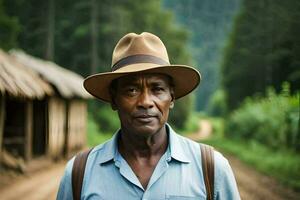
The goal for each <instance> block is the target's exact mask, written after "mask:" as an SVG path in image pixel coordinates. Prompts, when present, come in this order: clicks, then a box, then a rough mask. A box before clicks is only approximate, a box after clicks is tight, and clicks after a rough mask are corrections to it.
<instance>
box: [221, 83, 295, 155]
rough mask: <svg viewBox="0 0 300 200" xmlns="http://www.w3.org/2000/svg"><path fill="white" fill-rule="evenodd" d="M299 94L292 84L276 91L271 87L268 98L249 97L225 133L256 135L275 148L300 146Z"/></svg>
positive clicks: (230, 118) (250, 137) (259, 140)
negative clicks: (291, 93) (276, 92)
mask: <svg viewBox="0 0 300 200" xmlns="http://www.w3.org/2000/svg"><path fill="white" fill-rule="evenodd" d="M298 123H299V98H298V97H297V96H291V95H290V94H289V86H288V85H287V84H284V86H283V90H282V92H281V93H280V94H278V95H276V94H275V92H274V90H272V89H269V90H268V94H267V97H266V98H259V97H256V98H248V99H246V101H245V102H244V103H243V104H242V106H241V107H240V108H238V109H237V110H235V111H234V112H233V113H232V114H231V115H230V117H229V119H228V123H227V124H226V135H227V136H229V137H234V138H240V139H254V140H256V141H258V142H260V143H263V144H266V145H268V146H270V147H273V148H289V149H293V150H299V143H300V139H299V137H300V135H299V125H298Z"/></svg>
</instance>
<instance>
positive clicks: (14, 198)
mask: <svg viewBox="0 0 300 200" xmlns="http://www.w3.org/2000/svg"><path fill="white" fill-rule="evenodd" d="M64 167H65V163H64V162H61V163H58V164H54V165H52V166H51V167H49V168H47V169H45V170H43V171H39V172H36V173H32V174H31V175H27V176H23V177H19V178H17V179H16V180H14V181H13V182H11V183H10V184H9V185H7V186H5V187H2V188H0V199H1V200H19V199H25V200H27V199H30V200H51V199H55V198H56V193H57V189H58V185H59V181H60V178H61V176H62V174H63V171H64Z"/></svg>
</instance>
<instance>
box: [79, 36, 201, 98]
mask: <svg viewBox="0 0 300 200" xmlns="http://www.w3.org/2000/svg"><path fill="white" fill-rule="evenodd" d="M133 73H143V74H144V73H158V74H165V75H168V76H170V77H171V78H172V80H173V84H174V96H175V99H178V98H180V97H183V96H185V95H187V94H189V93H190V92H191V91H193V90H194V89H195V88H196V87H197V85H198V84H199V83H200V81H201V75H200V72H199V71H198V70H196V69H195V68H193V67H190V66H187V65H171V64H170V62H169V57H168V53H167V50H166V47H165V45H164V44H163V42H162V41H161V40H160V39H159V38H158V37H157V36H155V35H153V34H151V33H147V32H144V33H142V34H140V35H138V34H135V33H129V34H126V35H125V36H124V37H122V38H121V39H120V41H119V42H118V43H117V45H116V47H115V49H114V51H113V55H112V65H111V72H105V73H98V74H94V75H91V76H89V77H87V78H86V79H85V80H84V82H83V85H84V88H85V89H86V90H87V91H88V92H89V93H90V94H91V95H93V96H95V97H96V98H99V99H101V100H103V101H106V102H111V96H110V92H109V87H110V84H111V83H112V81H113V80H115V79H117V78H120V77H123V76H126V75H129V74H133Z"/></svg>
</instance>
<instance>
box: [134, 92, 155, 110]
mask: <svg viewBox="0 0 300 200" xmlns="http://www.w3.org/2000/svg"><path fill="white" fill-rule="evenodd" d="M153 106H154V102H153V99H152V95H151V94H149V91H148V90H144V91H143V92H142V93H141V95H140V96H139V99H138V107H139V108H144V109H149V108H152V107H153Z"/></svg>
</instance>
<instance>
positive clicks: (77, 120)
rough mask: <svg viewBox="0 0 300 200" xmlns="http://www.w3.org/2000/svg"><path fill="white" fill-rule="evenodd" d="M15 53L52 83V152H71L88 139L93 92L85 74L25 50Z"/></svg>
mask: <svg viewBox="0 0 300 200" xmlns="http://www.w3.org/2000/svg"><path fill="white" fill-rule="evenodd" d="M10 54H11V56H12V57H13V58H14V59H16V60H17V61H18V62H20V63H21V64H22V65H24V66H25V67H27V68H29V69H31V70H33V71H34V72H36V73H38V74H39V75H40V77H41V78H43V79H44V80H46V81H47V82H48V83H50V84H51V85H52V86H53V87H54V89H55V91H56V93H55V95H52V96H50V97H49V98H48V99H47V104H48V106H47V108H48V110H47V120H48V123H47V126H48V134H49V137H48V155H50V156H51V157H53V158H57V157H61V155H68V154H70V153H71V152H73V151H76V150H78V149H80V148H82V147H83V146H84V145H85V142H86V119H87V106H86V101H85V99H87V98H91V96H90V95H89V94H88V93H87V92H86V91H85V89H84V88H83V85H82V82H83V78H82V77H81V76H80V75H78V74H76V73H74V72H71V71H69V70H67V69H64V68H62V67H60V66H58V65H56V64H55V63H53V62H49V61H44V60H41V59H38V58H35V57H32V56H30V55H28V54H25V53H24V52H22V51H16V50H14V51H11V52H10Z"/></svg>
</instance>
